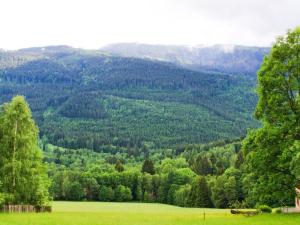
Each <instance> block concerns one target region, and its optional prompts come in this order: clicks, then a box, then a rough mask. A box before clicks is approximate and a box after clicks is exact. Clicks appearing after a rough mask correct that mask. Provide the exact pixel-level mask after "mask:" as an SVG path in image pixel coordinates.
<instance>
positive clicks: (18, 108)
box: [0, 96, 49, 205]
mask: <svg viewBox="0 0 300 225" xmlns="http://www.w3.org/2000/svg"><path fill="white" fill-rule="evenodd" d="M0 124H1V127H0V181H1V182H2V190H3V192H4V193H6V195H7V196H9V197H8V199H7V200H6V201H7V203H18V204H21V203H22V204H34V205H42V204H45V203H47V201H48V200H49V193H48V188H49V179H48V177H47V174H46V168H45V166H44V165H43V164H42V154H41V150H40V149H39V147H38V128H37V126H36V125H35V122H34V120H33V119H32V115H31V111H30V109H29V106H28V104H27V103H26V101H25V99H24V97H22V96H16V97H14V98H13V99H12V101H11V102H10V103H7V104H5V105H4V106H3V107H2V109H1V116H0Z"/></svg>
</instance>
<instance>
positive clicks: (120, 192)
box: [115, 185, 132, 202]
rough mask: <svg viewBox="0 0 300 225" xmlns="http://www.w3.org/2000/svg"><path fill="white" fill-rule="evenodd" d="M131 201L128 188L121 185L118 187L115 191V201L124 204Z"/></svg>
mask: <svg viewBox="0 0 300 225" xmlns="http://www.w3.org/2000/svg"><path fill="white" fill-rule="evenodd" d="M131 199H132V195H131V191H130V188H128V187H125V186H123V185H118V186H117V188H116V189H115V201H117V202H125V201H130V200H131Z"/></svg>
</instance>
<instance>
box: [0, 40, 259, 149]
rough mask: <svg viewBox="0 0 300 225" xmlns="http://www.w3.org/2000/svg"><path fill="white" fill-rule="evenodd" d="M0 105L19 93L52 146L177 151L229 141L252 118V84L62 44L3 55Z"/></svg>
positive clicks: (238, 78)
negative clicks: (203, 144) (166, 148)
mask: <svg viewBox="0 0 300 225" xmlns="http://www.w3.org/2000/svg"><path fill="white" fill-rule="evenodd" d="M0 65H1V69H0V102H1V103H3V102H6V101H9V100H10V99H11V98H12V96H14V95H17V94H21V95H25V97H26V99H27V101H28V102H29V104H30V107H31V108H32V111H33V114H34V117H35V119H36V120H37V123H38V125H39V127H40V136H41V137H43V136H45V138H47V140H48V141H49V142H50V143H52V144H55V145H58V146H63V147H68V148H74V149H76V148H89V149H93V150H95V151H98V152H101V151H105V150H106V151H107V149H110V146H115V147H116V148H117V149H118V148H122V147H125V148H127V149H129V148H141V147H142V146H143V145H145V144H147V145H150V146H154V147H155V148H161V147H176V146H178V145H183V144H187V143H189V144H190V143H206V142H210V141H214V140H219V139H232V138H235V137H240V136H242V135H244V134H245V133H246V129H247V128H251V127H256V126H257V125H258V124H257V122H255V120H254V119H253V118H252V111H253V109H254V105H255V103H256V95H255V93H254V88H255V80H254V79H249V78H247V77H243V76H239V75H226V74H220V73H213V72H210V73H208V72H196V71H192V70H188V69H185V68H183V67H180V66H178V65H175V64H171V63H167V62H160V61H153V60H145V59H137V58H124V57H114V56H109V55H105V54H103V53H101V52H100V51H87V50H81V49H73V48H70V47H67V46H54V47H45V48H30V49H22V50H19V51H8V52H5V51H2V52H1V58H0Z"/></svg>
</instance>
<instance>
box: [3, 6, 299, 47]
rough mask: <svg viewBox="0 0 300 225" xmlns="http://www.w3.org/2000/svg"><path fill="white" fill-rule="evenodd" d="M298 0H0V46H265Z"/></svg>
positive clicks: (289, 20) (292, 18) (291, 23)
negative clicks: (119, 43)
mask: <svg viewBox="0 0 300 225" xmlns="http://www.w3.org/2000/svg"><path fill="white" fill-rule="evenodd" d="M299 8H300V1H298V0H26V1H24V0H1V1H0V29H1V33H0V48H5V49H17V48H23V47H30V46H43V45H57V44H67V45H72V46H75V47H84V48H99V47H100V46H102V45H105V44H108V43H115V42H143V43H160V44H187V45H196V44H217V43H222V44H245V45H270V44H271V43H272V42H273V41H274V40H275V36H277V35H279V34H283V33H285V32H286V30H287V29H288V28H294V27H295V26H297V25H300V17H299Z"/></svg>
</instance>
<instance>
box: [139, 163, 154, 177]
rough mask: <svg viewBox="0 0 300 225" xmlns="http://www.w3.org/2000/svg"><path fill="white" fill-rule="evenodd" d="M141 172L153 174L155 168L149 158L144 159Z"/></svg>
mask: <svg viewBox="0 0 300 225" xmlns="http://www.w3.org/2000/svg"><path fill="white" fill-rule="evenodd" d="M142 173H150V174H151V175H154V174H155V168H154V165H153V162H152V160H151V159H145V161H144V163H143V166H142Z"/></svg>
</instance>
